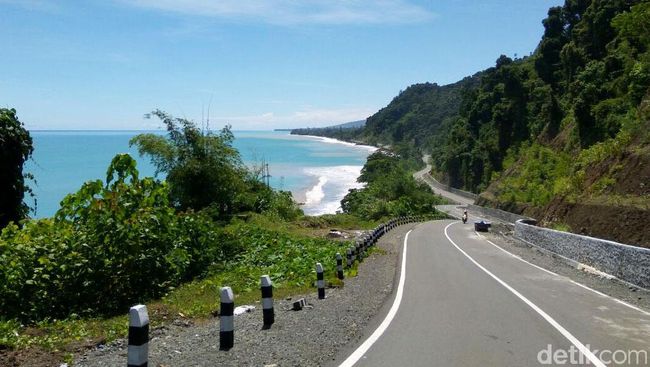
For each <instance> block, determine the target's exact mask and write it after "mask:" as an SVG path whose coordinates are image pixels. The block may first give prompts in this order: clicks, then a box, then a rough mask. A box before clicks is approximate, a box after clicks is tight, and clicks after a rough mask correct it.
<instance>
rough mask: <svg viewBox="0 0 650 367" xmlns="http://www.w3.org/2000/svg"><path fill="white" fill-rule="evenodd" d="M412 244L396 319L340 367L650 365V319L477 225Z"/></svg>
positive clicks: (407, 243)
mask: <svg viewBox="0 0 650 367" xmlns="http://www.w3.org/2000/svg"><path fill="white" fill-rule="evenodd" d="M470 222H471V221H470ZM403 243H404V244H403V246H404V248H403V254H404V255H403V258H402V259H401V261H402V266H403V267H402V270H401V273H400V283H401V284H400V286H399V287H398V288H397V291H396V292H395V297H394V300H392V301H389V303H392V308H391V309H390V310H388V312H386V314H387V315H388V317H387V318H386V319H383V317H384V316H383V315H382V316H381V317H382V319H383V322H382V324H381V325H379V327H378V329H377V330H375V331H374V333H373V334H371V335H368V339H365V342H363V341H362V342H363V343H361V344H360V345H359V346H354V347H352V348H354V350H350V351H347V352H346V353H345V354H344V355H342V356H341V357H340V360H339V361H337V365H340V366H342V367H348V366H373V367H382V366H386V367H389V366H390V367H394V366H405V367H406V366H540V365H544V364H543V363H540V362H562V361H565V362H566V365H580V366H582V365H589V366H605V365H607V366H615V365H625V366H636V365H639V366H646V365H648V364H647V363H650V344H649V343H650V313H648V312H646V311H644V310H641V309H638V308H635V307H634V306H630V305H627V304H624V303H622V302H621V301H618V300H615V299H613V298H610V297H608V296H605V295H603V294H599V293H597V292H595V291H592V290H590V289H587V288H586V287H584V286H581V285H579V284H577V283H575V282H573V281H571V280H569V279H568V278H565V277H561V276H559V275H556V274H554V273H551V272H549V271H547V270H545V269H542V268H539V267H537V266H535V265H532V264H530V263H527V262H525V261H524V260H522V259H520V258H518V257H515V256H513V255H511V254H509V253H507V252H506V251H505V250H502V249H500V248H499V247H497V246H498V243H492V242H490V241H488V240H487V239H485V238H484V237H482V236H480V235H479V234H477V233H475V232H474V231H473V226H471V225H470V224H466V225H463V224H461V223H460V222H458V221H451V220H446V221H434V222H427V223H424V224H422V225H419V226H417V227H416V228H414V229H413V230H412V231H411V232H410V233H409V234H408V235H407V239H406V240H404V242H403ZM391 316H392V318H391ZM549 346H550V347H549ZM549 348H551V349H550V350H551V353H556V357H557V358H559V359H557V358H556V359H555V360H552V359H550V358H551V357H552V355H551V354H550V353H548V352H547V351H549ZM558 350H559V352H558ZM579 350H582V351H583V352H579ZM601 351H603V352H601ZM617 351H621V352H617ZM634 351H636V354H634V353H635V352H634ZM564 353H566V355H565V354H564ZM622 353H624V354H622ZM644 353H645V356H646V358H647V359H645V360H644V359H643V356H644ZM634 356H637V357H634ZM624 357H625V359H626V361H625V363H623V364H617V363H613V361H612V360H614V361H621V360H622V359H623V358H624ZM539 358H541V360H540V359H539ZM631 359H634V360H631ZM571 362H575V363H571ZM581 362H582V363H581ZM609 362H612V363H609ZM629 362H641V363H640V364H637V363H629ZM553 365H555V363H553Z"/></svg>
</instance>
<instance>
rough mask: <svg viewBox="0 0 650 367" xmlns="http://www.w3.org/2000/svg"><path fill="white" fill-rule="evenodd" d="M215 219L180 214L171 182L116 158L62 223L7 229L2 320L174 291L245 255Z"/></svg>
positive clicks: (64, 212)
mask: <svg viewBox="0 0 650 367" xmlns="http://www.w3.org/2000/svg"><path fill="white" fill-rule="evenodd" d="M222 237H223V236H222V234H221V232H220V231H219V229H218V228H217V227H216V226H215V225H214V223H213V222H212V221H211V220H210V218H209V217H208V216H207V215H204V214H201V213H192V212H189V213H184V214H176V213H175V212H174V209H173V208H171V207H170V206H169V203H168V188H167V185H166V184H164V183H161V182H158V181H155V180H154V179H152V178H144V179H139V178H138V172H137V170H136V167H135V161H134V160H133V159H132V158H131V157H130V156H128V155H118V156H116V157H115V158H114V159H113V161H112V162H111V166H110V167H109V170H108V172H107V180H106V185H104V184H103V183H102V182H101V181H100V180H97V181H90V182H87V183H85V184H84V185H83V186H82V188H81V189H80V190H79V191H78V192H76V193H74V194H71V195H68V196H67V197H66V198H65V199H64V200H63V201H62V206H61V209H60V210H59V211H58V212H57V214H56V217H55V218H54V219H43V220H38V221H29V222H27V223H26V224H25V226H24V228H23V229H19V228H18V227H17V226H15V225H10V226H8V227H7V228H5V229H4V230H3V231H2V233H1V234H0V310H1V312H2V314H1V315H0V316H3V317H9V318H19V319H20V320H22V321H27V322H32V321H36V320H40V319H43V318H63V317H66V316H68V315H70V314H72V313H76V314H79V315H87V314H96V313H100V314H111V313H114V312H123V311H124V309H126V308H128V306H130V305H132V304H134V303H137V302H143V301H145V300H146V299H149V298H151V297H156V296H160V295H162V294H164V293H165V292H167V291H168V290H169V289H170V287H173V286H175V285H177V284H179V283H180V282H181V281H185V280H188V279H191V278H193V277H195V276H197V275H201V274H203V273H204V272H205V271H206V270H207V268H208V267H209V266H210V265H211V264H213V263H215V262H218V261H223V260H224V259H226V258H227V257H228V256H231V255H232V254H234V253H237V252H238V251H240V250H241V249H240V248H237V247H236V246H237V244H236V243H233V242H229V241H221V239H222Z"/></svg>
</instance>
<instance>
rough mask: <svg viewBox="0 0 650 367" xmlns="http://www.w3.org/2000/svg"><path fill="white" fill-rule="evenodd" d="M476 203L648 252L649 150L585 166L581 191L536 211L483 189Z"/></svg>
mask: <svg viewBox="0 0 650 367" xmlns="http://www.w3.org/2000/svg"><path fill="white" fill-rule="evenodd" d="M494 186H496V185H493V186H491V187H494ZM576 196H577V197H576ZM477 203H478V205H483V206H489V207H496V208H499V209H502V210H506V211H510V212H513V213H517V214H522V215H526V216H529V217H532V218H535V219H537V220H538V221H539V224H540V225H542V226H547V227H551V228H553V227H561V228H563V229H567V228H566V227H568V229H569V230H570V231H571V232H573V233H578V234H584V235H588V236H593V237H599V238H604V239H608V240H612V241H616V242H621V243H625V244H629V245H636V246H642V247H649V248H650V229H649V228H648V220H649V218H650V147H648V146H646V147H644V148H640V147H637V148H636V149H630V150H627V151H625V152H623V153H621V154H620V155H619V156H617V157H609V158H606V159H604V160H603V161H601V162H599V163H597V164H594V165H592V166H590V167H587V168H586V169H585V171H584V181H583V191H582V192H581V193H579V194H577V195H574V198H572V199H569V198H567V197H556V198H554V199H553V200H551V202H550V203H548V204H546V205H545V206H541V207H535V206H531V205H527V204H520V203H505V202H500V201H499V200H498V198H497V196H496V195H495V193H494V192H492V191H490V190H488V191H486V192H484V193H482V194H481V196H480V198H479V200H478V201H477Z"/></svg>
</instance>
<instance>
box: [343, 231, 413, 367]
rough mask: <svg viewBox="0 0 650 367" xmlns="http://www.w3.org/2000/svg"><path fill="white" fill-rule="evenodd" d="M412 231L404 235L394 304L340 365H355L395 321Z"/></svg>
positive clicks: (400, 300) (400, 298)
mask: <svg viewBox="0 0 650 367" xmlns="http://www.w3.org/2000/svg"><path fill="white" fill-rule="evenodd" d="M411 231H412V230H410V231H408V232H407V233H406V236H405V237H404V249H403V250H402V269H401V271H400V275H399V283H398V285H397V293H396V294H395V300H394V301H393V305H392V306H391V308H390V310H389V311H388V314H387V315H386V317H385V318H384V321H382V322H381V324H379V326H378V327H377V329H376V330H375V331H374V332H373V333H372V335H370V336H369V337H368V339H366V341H364V342H363V344H361V345H360V346H359V348H357V349H356V350H355V351H354V352H352V354H350V356H349V357H348V358H346V360H345V361H343V363H341V364H340V365H339V367H352V366H354V364H355V363H357V362H358V361H359V359H361V357H363V355H364V354H366V352H367V351H368V349H370V347H372V345H373V344H375V342H376V341H377V340H379V338H380V337H381V335H382V334H383V333H384V331H386V329H387V328H388V326H389V325H390V323H391V321H393V318H395V315H396V314H397V310H398V309H399V305H400V303H402V294H403V293H404V282H405V281H406V248H407V244H408V239H409V234H411Z"/></svg>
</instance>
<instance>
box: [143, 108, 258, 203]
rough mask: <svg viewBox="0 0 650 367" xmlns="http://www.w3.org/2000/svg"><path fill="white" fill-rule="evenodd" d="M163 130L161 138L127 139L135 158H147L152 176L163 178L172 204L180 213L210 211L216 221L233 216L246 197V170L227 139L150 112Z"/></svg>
mask: <svg viewBox="0 0 650 367" xmlns="http://www.w3.org/2000/svg"><path fill="white" fill-rule="evenodd" d="M153 115H155V116H157V117H158V118H159V119H160V120H161V121H162V122H163V123H164V124H165V125H166V127H167V132H168V135H167V137H164V136H160V135H155V134H141V135H138V136H136V137H134V138H133V139H131V145H136V146H137V147H138V151H139V152H140V154H146V155H149V156H150V157H151V161H152V163H153V164H154V165H155V166H156V170H157V172H163V173H165V174H167V182H168V183H169V186H170V196H171V200H172V204H173V205H174V206H176V207H177V208H179V209H181V210H186V209H194V210H200V209H203V208H206V207H208V206H211V205H214V206H215V207H216V208H217V210H218V212H219V214H220V215H227V214H232V213H234V212H236V210H237V209H238V208H237V204H238V201H239V199H241V198H242V197H243V194H244V192H245V191H246V175H247V173H246V170H245V167H244V166H243V164H242V162H241V159H240V157H239V152H237V150H236V149H234V148H233V147H232V142H233V139H234V137H233V135H232V132H231V131H230V128H229V127H228V126H226V127H225V128H223V129H222V130H221V131H220V132H219V133H213V132H211V131H207V132H206V131H201V130H200V129H199V128H198V127H197V126H196V125H195V124H194V123H193V122H192V121H189V120H186V119H182V118H175V117H173V116H171V115H168V114H166V113H164V112H162V111H159V110H157V111H154V112H153Z"/></svg>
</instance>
